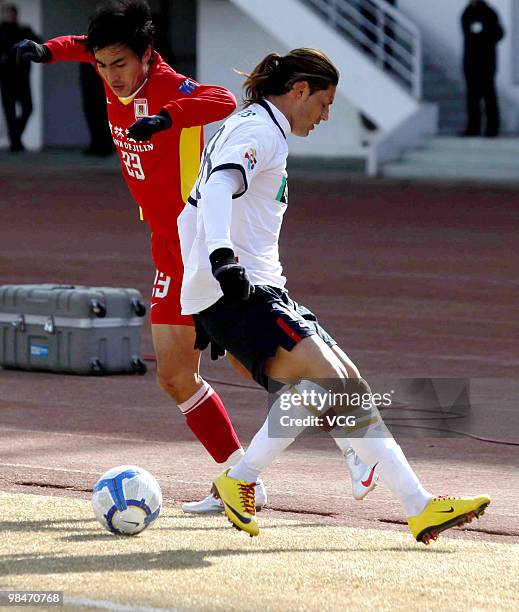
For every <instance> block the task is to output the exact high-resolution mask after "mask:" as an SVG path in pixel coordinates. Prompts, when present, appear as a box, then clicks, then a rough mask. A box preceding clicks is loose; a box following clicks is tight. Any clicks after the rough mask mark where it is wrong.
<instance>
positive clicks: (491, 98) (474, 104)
mask: <svg viewBox="0 0 519 612" xmlns="http://www.w3.org/2000/svg"><path fill="white" fill-rule="evenodd" d="M465 82H466V87H467V129H466V131H467V132H468V133H470V134H474V135H477V134H479V133H480V132H481V115H482V112H481V110H482V109H481V101H483V102H484V103H485V114H486V125H485V133H486V134H487V135H488V136H497V134H499V128H500V117H499V105H498V101H497V95H496V86H495V81H494V74H493V73H490V74H484V73H483V74H468V73H465Z"/></svg>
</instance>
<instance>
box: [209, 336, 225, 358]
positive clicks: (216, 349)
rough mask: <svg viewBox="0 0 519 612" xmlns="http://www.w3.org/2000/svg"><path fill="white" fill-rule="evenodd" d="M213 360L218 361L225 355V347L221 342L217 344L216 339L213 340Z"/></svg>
mask: <svg viewBox="0 0 519 612" xmlns="http://www.w3.org/2000/svg"><path fill="white" fill-rule="evenodd" d="M210 346H211V361H218V359H220V357H225V353H226V351H225V349H224V348H222V347H221V346H220V345H219V344H216V342H215V341H214V340H211V344H210Z"/></svg>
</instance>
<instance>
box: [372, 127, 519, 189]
mask: <svg viewBox="0 0 519 612" xmlns="http://www.w3.org/2000/svg"><path fill="white" fill-rule="evenodd" d="M381 174H382V175H383V176H386V177H392V178H402V179H444V180H456V181H476V182H495V183H499V182H505V183H510V182H518V183H519V138H460V137H442V136H439V137H435V138H431V139H429V140H428V141H427V142H426V143H425V144H424V145H423V146H422V147H420V148H416V149H412V150H409V151H407V152H406V153H405V154H404V155H403V156H402V157H401V159H400V160H399V161H396V162H390V163H386V164H384V165H383V166H382V167H381Z"/></svg>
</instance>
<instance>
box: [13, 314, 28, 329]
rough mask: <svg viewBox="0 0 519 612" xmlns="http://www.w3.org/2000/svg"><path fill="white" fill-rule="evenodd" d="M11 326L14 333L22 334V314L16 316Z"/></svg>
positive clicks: (23, 325) (23, 320)
mask: <svg viewBox="0 0 519 612" xmlns="http://www.w3.org/2000/svg"><path fill="white" fill-rule="evenodd" d="M11 325H12V326H13V327H14V328H15V329H16V331H19V332H24V331H25V317H24V316H23V314H20V315H18V317H17V319H16V320H15V321H11Z"/></svg>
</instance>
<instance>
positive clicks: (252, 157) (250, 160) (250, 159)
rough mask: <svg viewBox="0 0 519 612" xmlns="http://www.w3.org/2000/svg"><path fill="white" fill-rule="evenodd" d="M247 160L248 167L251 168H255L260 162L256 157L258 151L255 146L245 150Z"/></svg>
mask: <svg viewBox="0 0 519 612" xmlns="http://www.w3.org/2000/svg"><path fill="white" fill-rule="evenodd" d="M244 157H245V161H246V162H247V168H248V169H249V170H254V166H255V165H256V164H257V163H258V158H257V157H256V151H255V150H254V148H253V147H249V148H248V149H247V151H245V155H244Z"/></svg>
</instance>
